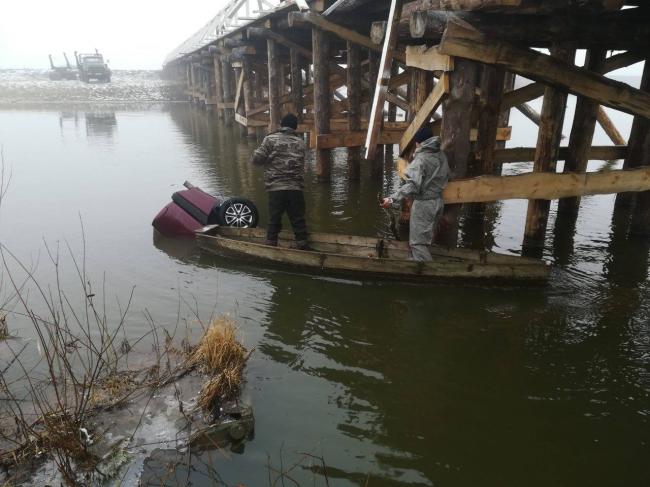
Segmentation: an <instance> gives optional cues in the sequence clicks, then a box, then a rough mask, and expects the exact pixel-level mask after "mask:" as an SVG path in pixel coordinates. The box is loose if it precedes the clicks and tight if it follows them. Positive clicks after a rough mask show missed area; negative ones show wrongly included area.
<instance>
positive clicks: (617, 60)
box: [503, 52, 643, 108]
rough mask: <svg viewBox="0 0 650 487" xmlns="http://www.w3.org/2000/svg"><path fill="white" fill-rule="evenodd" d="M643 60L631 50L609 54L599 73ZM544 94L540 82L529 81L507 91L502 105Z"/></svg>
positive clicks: (509, 105)
mask: <svg viewBox="0 0 650 487" xmlns="http://www.w3.org/2000/svg"><path fill="white" fill-rule="evenodd" d="M642 60H643V56H642V55H640V54H637V53H633V52H624V53H621V54H615V55H614V56H610V57H608V58H607V60H606V61H605V64H604V65H603V70H602V71H601V74H607V73H610V72H612V71H616V70H617V69H621V68H624V67H627V66H631V65H632V64H636V63H638V62H639V61H642ZM543 94H544V85H543V84H542V83H531V84H528V85H526V86H522V87H521V88H517V89H516V90H512V91H509V92H508V93H506V94H505V95H504V96H503V107H504V108H512V107H514V106H517V105H521V104H522V103H527V102H529V101H532V100H534V99H536V98H539V97H540V96H542V95H543Z"/></svg>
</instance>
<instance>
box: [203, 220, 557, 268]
mask: <svg viewBox="0 0 650 487" xmlns="http://www.w3.org/2000/svg"><path fill="white" fill-rule="evenodd" d="M196 236H197V240H198V243H199V246H200V247H201V248H202V249H203V250H205V251H207V252H210V253H214V254H217V255H223V256H236V257H247V258H253V259H256V260H261V261H265V262H268V263H274V264H282V265H288V266H291V267H295V268H298V269H303V270H306V271H310V272H313V273H319V274H321V273H322V274H338V275H349V276H356V277H361V278H363V277H378V278H392V279H398V280H415V281H435V280H438V279H440V278H465V279H507V280H510V279H523V280H533V281H540V280H545V279H546V278H547V277H548V275H549V272H550V267H549V265H548V264H546V263H545V262H544V261H541V260H537V259H531V258H525V257H518V256H512V255H503V254H498V253H494V252H483V251H477V250H470V249H460V248H454V249H445V248H441V247H437V246H434V245H432V246H431V255H432V256H433V261H431V262H414V261H412V260H409V247H408V243H407V242H400V241H397V240H390V239H382V238H372V237H358V236H354V235H338V234H330V233H311V234H310V235H309V246H310V247H311V249H312V250H311V251H303V250H296V249H292V248H290V246H291V244H292V243H293V235H292V234H289V233H282V234H280V239H279V241H278V246H277V247H271V246H269V245H264V241H265V239H266V231H265V230H264V229H261V228H235V227H222V226H218V225H209V226H206V227H203V228H202V229H200V230H198V231H197V232H196Z"/></svg>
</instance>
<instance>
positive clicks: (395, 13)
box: [349, 0, 403, 159]
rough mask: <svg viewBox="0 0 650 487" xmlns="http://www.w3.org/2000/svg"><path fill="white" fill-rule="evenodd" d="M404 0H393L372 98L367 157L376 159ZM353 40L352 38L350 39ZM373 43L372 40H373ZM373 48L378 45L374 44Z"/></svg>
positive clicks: (365, 156)
mask: <svg viewBox="0 0 650 487" xmlns="http://www.w3.org/2000/svg"><path fill="white" fill-rule="evenodd" d="M402 3H403V2H402V0H391V4H390V10H389V15H388V31H387V32H386V39H385V40H384V46H383V48H382V51H381V60H380V61H379V74H378V76H377V82H376V84H375V94H374V97H373V100H372V107H371V110H370V117H369V118H368V124H369V125H368V136H367V137H366V144H365V146H366V151H365V155H364V158H365V159H374V158H375V155H376V151H377V138H378V136H379V130H380V123H381V121H382V118H383V108H384V100H385V99H386V94H387V93H388V80H389V79H390V67H391V64H392V62H393V58H394V57H395V46H396V44H397V24H398V22H399V18H400V14H401V12H402ZM349 40H351V41H352V42H355V41H353V40H352V39H349ZM371 44H372V42H371ZM372 46H373V47H372V49H375V48H376V46H374V44H373V45H372ZM366 47H367V46H366Z"/></svg>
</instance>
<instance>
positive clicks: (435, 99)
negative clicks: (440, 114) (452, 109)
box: [399, 74, 450, 155]
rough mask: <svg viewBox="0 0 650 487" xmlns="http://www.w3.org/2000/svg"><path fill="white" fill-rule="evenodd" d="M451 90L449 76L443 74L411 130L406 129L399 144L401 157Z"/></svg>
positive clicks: (414, 120) (410, 127)
mask: <svg viewBox="0 0 650 487" xmlns="http://www.w3.org/2000/svg"><path fill="white" fill-rule="evenodd" d="M449 89H450V87H449V76H448V75H447V74H443V75H442V76H441V77H440V80H439V81H438V83H437V84H436V86H435V87H434V88H433V90H432V91H431V93H430V94H429V96H428V97H427V99H426V100H425V101H424V103H423V104H422V107H421V108H420V110H419V111H418V113H417V114H416V115H415V118H414V119H413V121H412V122H411V125H410V126H409V128H408V129H406V132H404V135H403V136H402V139H401V140H400V144H399V152H400V155H403V154H404V153H405V152H406V150H407V149H408V148H409V146H410V145H411V143H412V142H413V137H415V133H416V132H417V131H418V130H420V129H421V128H422V127H424V126H425V125H426V124H427V123H429V121H430V120H431V117H432V116H433V112H435V111H436V109H437V108H438V107H439V106H440V105H441V104H442V102H443V101H444V99H445V96H446V95H447V94H448V93H449Z"/></svg>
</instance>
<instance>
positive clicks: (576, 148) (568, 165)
mask: <svg viewBox="0 0 650 487" xmlns="http://www.w3.org/2000/svg"><path fill="white" fill-rule="evenodd" d="M606 57H607V51H605V50H604V49H591V50H589V51H587V57H586V60H585V68H586V69H589V70H591V71H595V72H600V71H602V69H603V65H604V63H605V59H606ZM598 108H599V105H598V102H595V101H593V100H590V99H589V98H585V97H582V96H580V97H578V100H577V102H576V110H575V114H574V117H573V127H572V128H571V137H570V138H569V155H568V157H567V158H566V161H565V162H564V172H565V173H568V172H578V173H583V172H586V171H587V163H588V162H589V159H588V152H589V149H590V148H591V143H592V141H593V138H594V129H595V128H596V118H597V115H598ZM579 208H580V198H579V197H577V196H575V197H571V198H564V199H561V200H560V202H559V203H558V211H560V212H564V213H569V214H571V215H573V216H574V217H575V216H577V215H578V210H579Z"/></svg>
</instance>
